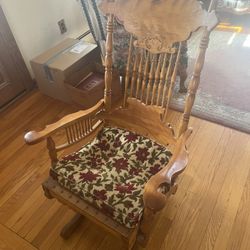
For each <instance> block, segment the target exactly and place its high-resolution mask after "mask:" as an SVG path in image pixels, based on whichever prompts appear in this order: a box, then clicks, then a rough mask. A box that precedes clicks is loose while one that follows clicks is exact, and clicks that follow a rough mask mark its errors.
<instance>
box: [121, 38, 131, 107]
mask: <svg viewBox="0 0 250 250" xmlns="http://www.w3.org/2000/svg"><path fill="white" fill-rule="evenodd" d="M132 47H133V36H132V35H131V36H130V42H129V50H128V60H127V66H126V76H125V90H124V99H123V107H125V106H126V103H127V91H128V86H129V82H130V78H131V76H130V65H131V57H132Z"/></svg>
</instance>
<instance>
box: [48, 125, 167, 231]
mask: <svg viewBox="0 0 250 250" xmlns="http://www.w3.org/2000/svg"><path fill="white" fill-rule="evenodd" d="M171 155H172V154H171V152H170V151H169V150H168V149H167V148H166V147H164V146H162V145H159V144H158V143H156V142H154V141H152V140H150V139H148V138H145V137H143V136H141V135H138V134H134V133H131V132H129V131H126V130H123V129H118V128H111V127H105V128H104V129H103V130H102V131H101V132H100V133H99V134H98V136H97V137H96V139H95V140H93V141H92V142H91V143H89V144H87V145H86V146H84V147H83V148H82V149H80V150H79V151H77V152H75V153H73V154H70V155H68V156H65V157H64V158H63V159H62V160H60V161H59V162H58V163H57V164H56V165H54V166H53V167H52V168H51V171H50V175H51V177H52V178H53V179H55V180H57V182H58V183H59V184H60V185H61V186H63V187H65V188H66V189H68V190H70V191H71V192H72V193H74V194H76V195H77V196H79V197H80V198H81V199H83V200H85V201H86V202H88V203H90V204H91V205H93V206H94V207H96V208H98V209H100V210H101V211H102V212H103V213H105V214H106V215H107V216H109V217H111V218H113V219H114V220H115V221H117V222H118V223H120V224H122V225H124V226H126V227H127V228H134V227H135V226H136V225H137V224H138V222H139V221H140V219H141V216H142V212H143V190H144V186H145V184H146V183H147V181H148V180H149V179H150V177H151V176H152V175H154V174H156V173H157V172H158V171H159V170H160V169H162V167H164V166H165V165H166V164H167V163H168V161H169V158H170V157H171Z"/></svg>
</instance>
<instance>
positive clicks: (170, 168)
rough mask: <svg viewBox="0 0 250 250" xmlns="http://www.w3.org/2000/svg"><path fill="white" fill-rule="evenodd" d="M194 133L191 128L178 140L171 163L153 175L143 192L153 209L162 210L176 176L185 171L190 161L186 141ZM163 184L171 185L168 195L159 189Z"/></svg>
mask: <svg viewBox="0 0 250 250" xmlns="http://www.w3.org/2000/svg"><path fill="white" fill-rule="evenodd" d="M191 133H192V129H191V128H189V129H188V130H187V131H186V132H185V133H184V134H183V135H182V136H181V137H180V138H179V139H178V141H177V144H176V147H175V150H174V153H173V155H172V157H171V159H170V161H169V163H168V164H167V165H166V166H165V167H164V168H163V169H162V170H161V171H159V172H158V173H157V174H155V175H154V176H152V177H151V178H150V179H149V181H148V182H147V183H146V185H145V188H144V194H143V201H144V205H145V206H146V207H147V208H149V209H151V210H153V211H155V212H156V211H159V210H161V209H162V208H163V207H164V206H165V204H166V200H167V198H168V196H169V195H170V194H171V193H173V190H172V189H173V188H175V186H174V184H175V183H174V182H175V179H176V177H177V176H178V175H179V174H180V173H182V172H183V171H184V169H185V168H186V166H187V163H188V152H187V150H186V141H187V139H188V138H189V136H190V135H191ZM162 184H167V185H168V187H169V192H168V195H165V194H163V193H161V192H160V191H159V187H160V186H161V185H162Z"/></svg>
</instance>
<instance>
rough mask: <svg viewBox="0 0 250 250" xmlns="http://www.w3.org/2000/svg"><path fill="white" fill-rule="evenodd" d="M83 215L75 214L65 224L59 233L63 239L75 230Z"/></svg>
mask: <svg viewBox="0 0 250 250" xmlns="http://www.w3.org/2000/svg"><path fill="white" fill-rule="evenodd" d="M82 218H83V216H82V215H81V214H76V215H75V216H74V217H73V218H72V219H71V220H70V222H69V223H68V224H66V225H65V226H64V227H63V229H62V231H61V233H60V235H61V237H62V238H63V239H65V240H66V239H68V238H69V237H70V236H71V234H72V233H73V232H74V231H75V229H76V228H77V227H78V226H79V225H80V223H81V220H82Z"/></svg>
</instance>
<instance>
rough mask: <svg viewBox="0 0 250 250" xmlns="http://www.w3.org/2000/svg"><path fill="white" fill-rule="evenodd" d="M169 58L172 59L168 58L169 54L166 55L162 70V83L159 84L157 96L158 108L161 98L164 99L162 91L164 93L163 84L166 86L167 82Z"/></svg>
mask: <svg viewBox="0 0 250 250" xmlns="http://www.w3.org/2000/svg"><path fill="white" fill-rule="evenodd" d="M168 57H169V58H170V56H168V54H167V53H166V54H165V55H164V60H163V65H162V68H161V75H160V82H159V87H158V94H157V100H156V105H157V106H159V105H160V100H161V97H163V95H162V91H163V84H164V80H165V76H166V65H167V60H168Z"/></svg>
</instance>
